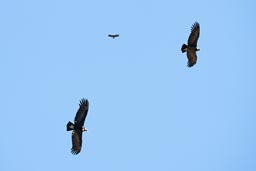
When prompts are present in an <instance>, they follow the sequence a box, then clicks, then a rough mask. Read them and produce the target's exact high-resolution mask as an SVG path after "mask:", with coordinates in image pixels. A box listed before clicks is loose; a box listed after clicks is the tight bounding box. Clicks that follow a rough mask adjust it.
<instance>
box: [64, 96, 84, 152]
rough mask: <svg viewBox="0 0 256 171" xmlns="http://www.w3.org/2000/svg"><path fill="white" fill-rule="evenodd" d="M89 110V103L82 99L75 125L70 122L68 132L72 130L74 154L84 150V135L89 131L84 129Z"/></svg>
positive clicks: (72, 150)
mask: <svg viewBox="0 0 256 171" xmlns="http://www.w3.org/2000/svg"><path fill="white" fill-rule="evenodd" d="M88 109H89V101H88V100H87V99H84V98H83V99H81V100H80V104H79V109H78V111H77V113H76V117H75V120H74V123H72V122H70V121H69V122H68V123H67V131H71V130H72V148H71V153H72V154H78V153H80V151H81V149H82V133H83V132H84V131H87V129H86V128H85V127H84V121H85V118H86V116H87V112H88Z"/></svg>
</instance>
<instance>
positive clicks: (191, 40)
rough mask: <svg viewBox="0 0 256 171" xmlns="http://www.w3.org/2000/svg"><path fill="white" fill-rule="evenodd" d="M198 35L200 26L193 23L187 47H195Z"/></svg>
mask: <svg viewBox="0 0 256 171" xmlns="http://www.w3.org/2000/svg"><path fill="white" fill-rule="evenodd" d="M199 34H200V25H199V23H198V22H195V23H194V24H193V25H192V27H191V33H190V35H189V38H188V46H190V47H196V46H197V40H198V38H199Z"/></svg>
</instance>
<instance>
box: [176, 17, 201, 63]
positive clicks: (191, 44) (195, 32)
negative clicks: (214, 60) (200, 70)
mask: <svg viewBox="0 0 256 171" xmlns="http://www.w3.org/2000/svg"><path fill="white" fill-rule="evenodd" d="M199 35H200V25H199V23H198V22H195V23H194V24H193V25H192V27H191V33H190V35H189V38H188V45H186V44H183V45H182V47H181V51H182V53H184V52H187V58H188V64H187V66H188V67H192V66H193V65H195V64H196V62H197V55H196V52H197V51H199V50H200V49H198V48H197V41H198V38H199Z"/></svg>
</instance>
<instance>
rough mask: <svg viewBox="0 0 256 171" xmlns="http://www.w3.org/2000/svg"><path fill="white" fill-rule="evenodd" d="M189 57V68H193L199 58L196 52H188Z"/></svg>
mask: <svg viewBox="0 0 256 171" xmlns="http://www.w3.org/2000/svg"><path fill="white" fill-rule="evenodd" d="M187 57H188V67H192V66H193V65H195V64H196V60H197V56H196V52H195V51H194V52H192V51H188V52H187Z"/></svg>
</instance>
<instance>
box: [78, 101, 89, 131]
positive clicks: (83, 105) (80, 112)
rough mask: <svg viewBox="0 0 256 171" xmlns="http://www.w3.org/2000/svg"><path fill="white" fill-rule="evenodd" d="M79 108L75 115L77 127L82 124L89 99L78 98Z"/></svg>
mask: <svg viewBox="0 0 256 171" xmlns="http://www.w3.org/2000/svg"><path fill="white" fill-rule="evenodd" d="M79 106H80V107H79V109H78V111H77V113H76V117H75V125H76V126H77V127H82V126H83V125H84V121H85V118H86V116H87V113H88V109H89V101H88V100H87V99H82V100H80V104H79Z"/></svg>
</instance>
